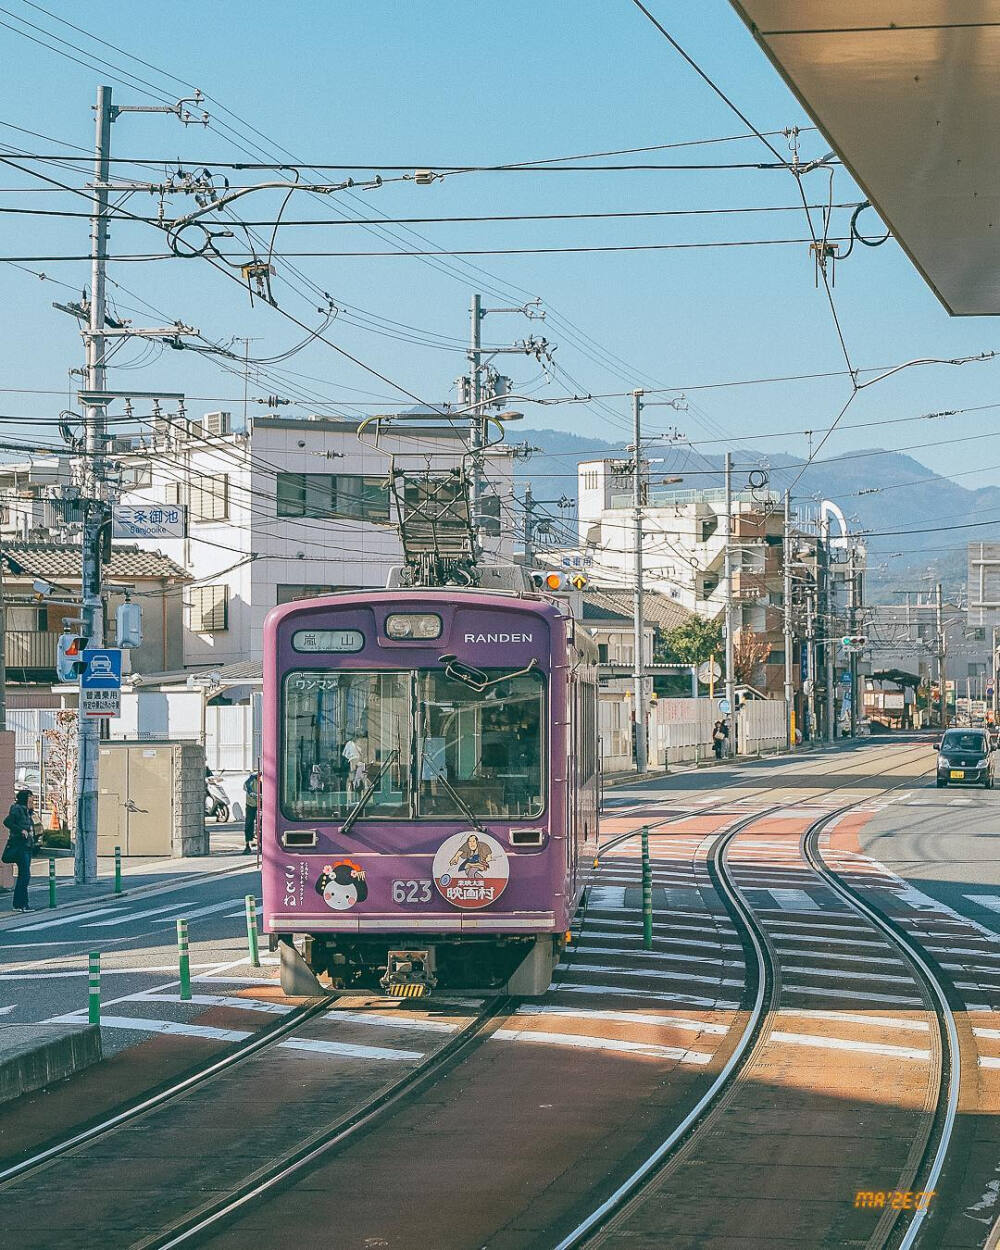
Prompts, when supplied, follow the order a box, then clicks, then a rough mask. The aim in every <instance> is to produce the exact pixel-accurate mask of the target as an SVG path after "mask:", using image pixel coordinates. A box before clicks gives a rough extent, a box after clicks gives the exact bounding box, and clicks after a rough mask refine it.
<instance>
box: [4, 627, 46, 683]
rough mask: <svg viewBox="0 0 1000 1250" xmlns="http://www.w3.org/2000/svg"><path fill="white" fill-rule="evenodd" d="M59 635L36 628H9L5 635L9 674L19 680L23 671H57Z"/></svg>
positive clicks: (9, 676) (10, 677)
mask: <svg viewBox="0 0 1000 1250" xmlns="http://www.w3.org/2000/svg"><path fill="white" fill-rule="evenodd" d="M58 645H59V635H58V634H50V633H47V632H42V631H39V630H34V629H9V630H7V632H6V634H5V635H4V650H5V658H6V663H7V676H8V679H9V680H11V681H17V680H18V679H19V678H20V677H21V675H22V673H28V672H30V673H36V674H37V673H51V674H54V673H55V669H56V652H57V650H58Z"/></svg>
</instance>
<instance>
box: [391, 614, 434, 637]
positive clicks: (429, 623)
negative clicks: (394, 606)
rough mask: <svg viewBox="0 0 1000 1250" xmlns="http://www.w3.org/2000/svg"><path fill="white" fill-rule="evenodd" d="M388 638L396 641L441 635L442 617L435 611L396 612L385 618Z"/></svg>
mask: <svg viewBox="0 0 1000 1250" xmlns="http://www.w3.org/2000/svg"><path fill="white" fill-rule="evenodd" d="M385 633H386V637H387V638H394V639H396V641H405V640H406V639H408V638H412V639H427V640H431V639H434V638H440V637H441V618H440V616H438V615H437V614H436V613H434V612H394V613H392V615H390V616H387V617H386V618H385Z"/></svg>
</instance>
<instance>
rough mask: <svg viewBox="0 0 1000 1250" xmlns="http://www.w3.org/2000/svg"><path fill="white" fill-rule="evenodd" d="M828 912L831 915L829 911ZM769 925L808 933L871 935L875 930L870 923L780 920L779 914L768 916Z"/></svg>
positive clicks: (774, 927) (770, 927)
mask: <svg viewBox="0 0 1000 1250" xmlns="http://www.w3.org/2000/svg"><path fill="white" fill-rule="evenodd" d="M826 914H827V915H829V911H827V912H826ZM847 914H848V913H847V912H845V913H844V915H847ZM767 926H768V928H769V929H804V930H805V931H806V933H846V934H851V933H867V934H869V935H871V934H872V933H873V932H874V930H873V929H872V927H871V926H870V925H865V924H855V923H850V924H823V923H822V921H819V920H780V919H779V918H778V917H777V916H768V918H767ZM820 940H823V939H820Z"/></svg>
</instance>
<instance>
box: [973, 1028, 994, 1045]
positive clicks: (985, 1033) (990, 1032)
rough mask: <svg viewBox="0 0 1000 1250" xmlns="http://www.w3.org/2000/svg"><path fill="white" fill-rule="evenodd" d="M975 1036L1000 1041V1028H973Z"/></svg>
mask: <svg viewBox="0 0 1000 1250" xmlns="http://www.w3.org/2000/svg"><path fill="white" fill-rule="evenodd" d="M972 1033H973V1036H974V1037H988V1038H989V1039H990V1041H993V1042H1000V1029H973V1030H972Z"/></svg>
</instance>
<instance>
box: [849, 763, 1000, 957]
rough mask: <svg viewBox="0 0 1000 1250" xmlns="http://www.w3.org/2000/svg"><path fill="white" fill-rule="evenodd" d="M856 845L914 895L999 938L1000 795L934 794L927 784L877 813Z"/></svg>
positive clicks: (956, 789)
mask: <svg viewBox="0 0 1000 1250" xmlns="http://www.w3.org/2000/svg"><path fill="white" fill-rule="evenodd" d="M859 841H860V843H861V847H862V849H863V850H864V852H865V854H866V855H870V856H871V857H872V858H873V859H877V860H879V861H880V862H881V863H883V864H885V865H886V867H887V868H891V869H892V870H893V872H895V873H898V875H899V876H901V877H903V878H904V879H905V880H907V881H909V882H911V883H912V884H913V885H914V886H915V887H916V888H917V889H918V890H921V891H923V892H924V893H925V894H929V895H931V896H932V897H933V898H936V899H939V900H940V901H941V902H943V903H945V904H946V905H947V906H948V907H951V908H954V910H955V911H957V912H959V913H961V914H962V915H965V916H970V917H972V918H973V919H974V920H976V921H977V922H978V923H980V924H982V925H985V926H986V927H987V928H989V929H991V930H993V931H994V932H996V933H998V934H1000V791H997V790H983V789H981V788H980V787H978V786H949V787H947V789H944V790H938V789H937V787H936V786H935V784H934V780H933V778H931V779H929V780H928V781H926V782H924V783H923V784H921V785H920V786H918V787H916V788H914V789H912V790H910V791H908V792H907V791H904V792H903V793H901V794H900V795H899V796H898V798H895V799H894V800H893V801H892V802H891V803H889V804H888V805H887V806H886V808H885V809H884V810H883V811H882V812H879V813H877V814H876V815H875V817H874V818H873V820H872V821H871V822H870V823H869V824H868V825H867V826H866V827H865V828H864V829H863V830H862V831H861V833H860V834H859Z"/></svg>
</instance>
